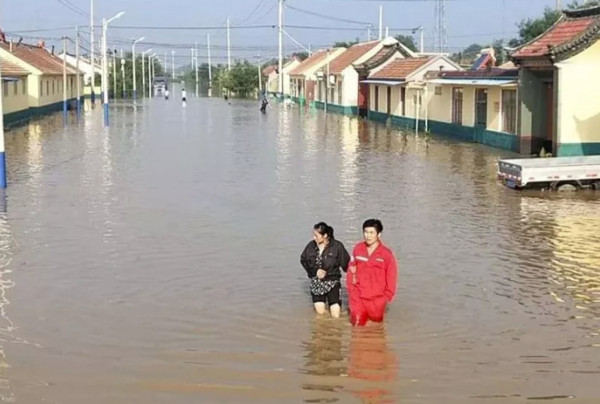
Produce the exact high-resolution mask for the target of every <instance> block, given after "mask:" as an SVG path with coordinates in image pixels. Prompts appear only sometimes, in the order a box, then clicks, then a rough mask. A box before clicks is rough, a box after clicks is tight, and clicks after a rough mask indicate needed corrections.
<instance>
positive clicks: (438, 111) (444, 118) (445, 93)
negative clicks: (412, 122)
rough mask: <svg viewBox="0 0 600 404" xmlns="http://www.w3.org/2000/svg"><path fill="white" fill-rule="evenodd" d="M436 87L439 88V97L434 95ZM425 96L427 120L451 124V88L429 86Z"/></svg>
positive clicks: (437, 85) (436, 85)
mask: <svg viewBox="0 0 600 404" xmlns="http://www.w3.org/2000/svg"><path fill="white" fill-rule="evenodd" d="M436 87H441V89H442V94H441V95H435V89H436ZM427 96H428V98H429V99H428V102H429V105H428V107H429V119H432V120H434V121H439V122H452V86H442V85H439V84H429V88H428V94H427Z"/></svg>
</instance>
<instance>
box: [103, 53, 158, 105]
mask: <svg viewBox="0 0 600 404" xmlns="http://www.w3.org/2000/svg"><path fill="white" fill-rule="evenodd" d="M116 56H117V57H116V58H115V59H113V58H112V55H109V67H108V78H109V82H108V92H109V94H111V95H112V96H113V97H115V98H123V73H122V71H121V66H122V63H121V56H120V54H117V55H116ZM123 60H124V61H125V64H124V65H123V67H124V69H125V97H126V98H131V97H133V61H132V58H131V52H128V53H125V54H124V55H123ZM115 62H116V71H117V76H116V77H114V75H113V72H114V70H115V69H114V68H113V65H112V63H115ZM153 62H154V74H155V76H162V75H163V74H164V69H163V66H162V65H161V63H160V61H158V60H156V59H153ZM135 66H136V80H135V81H136V87H137V96H138V97H140V98H141V97H145V96H147V94H148V87H147V86H148V68H149V64H148V59H146V63H145V66H144V67H145V69H144V70H143V71H142V58H141V56H140V55H139V54H138V55H136V58H135ZM115 79H116V87H117V93H116V94H113V92H114V87H115ZM144 80H146V88H144V84H143V81H144Z"/></svg>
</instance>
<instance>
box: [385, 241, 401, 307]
mask: <svg viewBox="0 0 600 404" xmlns="http://www.w3.org/2000/svg"><path fill="white" fill-rule="evenodd" d="M397 280H398V262H397V261H396V257H395V256H394V253H392V252H391V251H390V254H389V257H388V259H386V267H385V291H384V295H385V298H386V299H387V301H388V302H391V301H392V300H394V296H395V295H396V283H397Z"/></svg>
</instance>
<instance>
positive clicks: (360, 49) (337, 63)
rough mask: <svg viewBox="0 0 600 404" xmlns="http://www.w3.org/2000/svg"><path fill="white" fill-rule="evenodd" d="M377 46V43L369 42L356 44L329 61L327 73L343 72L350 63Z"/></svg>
mask: <svg viewBox="0 0 600 404" xmlns="http://www.w3.org/2000/svg"><path fill="white" fill-rule="evenodd" d="M378 44H379V41H371V42H364V43H357V44H356V45H353V46H351V47H350V48H348V50H347V51H346V52H344V53H342V54H341V55H339V56H338V57H336V58H335V59H333V60H332V61H331V63H330V64H329V73H330V74H340V73H342V72H343V71H344V69H345V68H346V67H348V66H350V65H351V64H352V63H354V62H356V61H357V60H358V59H360V58H361V57H362V56H364V55H365V54H366V53H367V52H369V51H370V50H372V49H373V48H375V47H376V46H377V45H378Z"/></svg>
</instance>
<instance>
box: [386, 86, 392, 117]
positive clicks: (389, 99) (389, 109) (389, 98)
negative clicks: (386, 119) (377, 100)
mask: <svg viewBox="0 0 600 404" xmlns="http://www.w3.org/2000/svg"><path fill="white" fill-rule="evenodd" d="M387 113H388V115H390V114H391V113H392V87H390V86H388V87H387Z"/></svg>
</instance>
